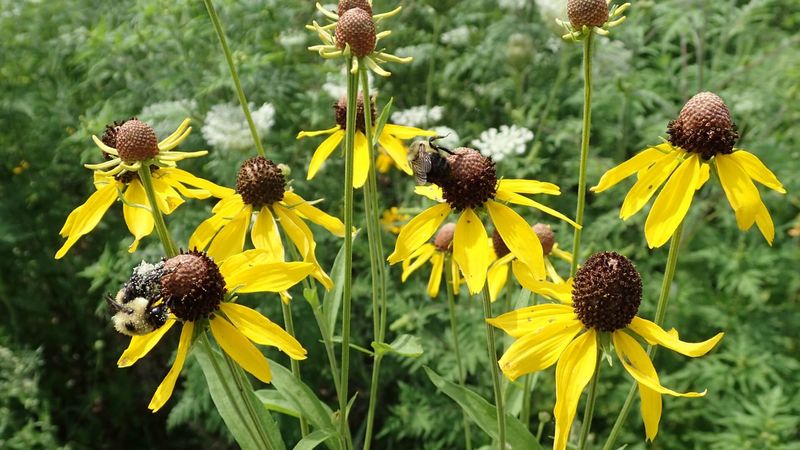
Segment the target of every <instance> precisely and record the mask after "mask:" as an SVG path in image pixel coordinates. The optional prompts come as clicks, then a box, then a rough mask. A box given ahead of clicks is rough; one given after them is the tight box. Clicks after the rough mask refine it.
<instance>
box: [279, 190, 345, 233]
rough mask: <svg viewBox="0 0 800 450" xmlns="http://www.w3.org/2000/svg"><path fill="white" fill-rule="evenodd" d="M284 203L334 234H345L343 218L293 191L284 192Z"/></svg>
mask: <svg viewBox="0 0 800 450" xmlns="http://www.w3.org/2000/svg"><path fill="white" fill-rule="evenodd" d="M283 203H284V204H286V206H288V207H289V208H290V209H293V210H295V211H296V212H298V213H299V214H302V215H303V217H305V218H306V219H308V220H310V221H312V222H314V223H315V224H317V225H319V226H321V227H323V228H325V229H326V230H328V231H330V232H331V233H332V234H333V235H334V236H339V237H343V236H344V232H345V230H344V223H342V221H341V220H339V219H338V218H336V217H334V216H332V215H330V214H328V213H326V212H324V211H322V210H321V209H319V208H317V207H316V206H314V205H312V204H311V203H309V202H307V201H306V200H305V199H303V197H300V196H299V195H297V194H296V193H294V192H292V191H286V192H284V194H283Z"/></svg>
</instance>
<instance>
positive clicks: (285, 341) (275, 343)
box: [219, 302, 308, 360]
mask: <svg viewBox="0 0 800 450" xmlns="http://www.w3.org/2000/svg"><path fill="white" fill-rule="evenodd" d="M219 309H221V310H222V312H223V313H225V316H227V317H228V320H230V321H231V323H232V324H233V325H234V326H235V327H236V328H237V329H238V330H239V331H241V332H242V334H244V335H245V336H247V338H248V339H250V340H251V341H253V342H255V343H256V344H260V345H269V346H272V347H277V348H279V349H280V350H281V351H282V352H284V353H286V354H287V355H289V357H291V358H292V359H297V360H301V359H306V355H307V354H308V352H307V351H306V349H305V348H303V346H302V345H301V344H300V342H298V341H297V339H295V338H294V337H292V335H291V334H289V333H287V332H286V331H285V330H284V329H283V328H281V327H280V326H278V325H277V324H275V323H274V322H272V321H271V320H269V319H267V318H266V317H264V316H262V315H261V314H260V313H259V312H258V311H256V310H254V309H250V308H248V307H247V306H244V305H239V304H237V303H230V302H227V303H222V304H221V305H220V306H219Z"/></svg>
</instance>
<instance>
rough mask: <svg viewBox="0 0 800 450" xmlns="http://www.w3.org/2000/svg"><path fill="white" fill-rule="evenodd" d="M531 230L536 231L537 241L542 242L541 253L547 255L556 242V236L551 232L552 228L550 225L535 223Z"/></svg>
mask: <svg viewBox="0 0 800 450" xmlns="http://www.w3.org/2000/svg"><path fill="white" fill-rule="evenodd" d="M533 232H534V233H536V236H537V237H538V238H539V242H541V243H542V253H544V254H545V255H549V254H550V252H551V251H553V245H555V243H556V236H555V234H553V230H552V228H550V225H545V224H543V223H537V224H536V225H534V226H533Z"/></svg>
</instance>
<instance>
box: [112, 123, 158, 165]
mask: <svg viewBox="0 0 800 450" xmlns="http://www.w3.org/2000/svg"><path fill="white" fill-rule="evenodd" d="M113 139H114V140H115V141H116V144H117V146H116V147H115V148H116V149H117V151H118V152H119V157H120V159H122V160H123V161H125V162H135V161H144V160H147V159H150V158H152V157H154V156H156V155H157V154H158V138H156V132H155V131H153V128H152V127H151V126H150V125H148V124H146V123H144V122H142V121H141V120H139V119H131V120H128V121H127V122H125V123H123V124H122V125H120V126H119V127H117V129H116V133H115V136H114V138H113Z"/></svg>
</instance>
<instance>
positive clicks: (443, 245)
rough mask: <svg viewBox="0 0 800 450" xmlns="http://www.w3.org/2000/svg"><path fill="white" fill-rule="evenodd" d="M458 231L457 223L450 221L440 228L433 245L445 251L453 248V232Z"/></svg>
mask: <svg viewBox="0 0 800 450" xmlns="http://www.w3.org/2000/svg"><path fill="white" fill-rule="evenodd" d="M455 231H456V224H454V223H452V222H448V223H446V224H444V225H442V227H441V228H439V231H438V232H437V233H436V237H434V238H433V245H435V246H436V248H438V249H439V250H441V251H443V252H449V251H450V250H451V248H450V245H451V244H452V243H453V233H455Z"/></svg>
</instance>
